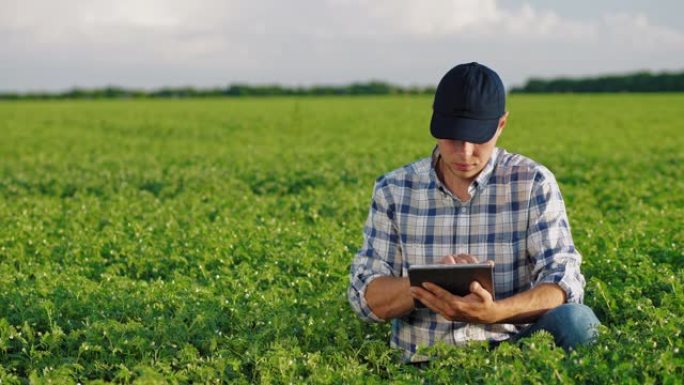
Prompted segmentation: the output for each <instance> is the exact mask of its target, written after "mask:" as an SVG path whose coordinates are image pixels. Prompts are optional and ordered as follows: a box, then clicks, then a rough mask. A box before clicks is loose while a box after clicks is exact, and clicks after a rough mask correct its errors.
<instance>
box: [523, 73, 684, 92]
mask: <svg viewBox="0 0 684 385" xmlns="http://www.w3.org/2000/svg"><path fill="white" fill-rule="evenodd" d="M682 91H684V72H679V73H672V72H663V73H657V74H653V73H650V72H636V73H632V74H627V75H606V76H596V77H585V78H554V79H538V78H533V79H530V80H528V81H527V83H526V84H525V85H524V86H522V87H518V88H513V89H512V90H511V92H513V93H560V92H682Z"/></svg>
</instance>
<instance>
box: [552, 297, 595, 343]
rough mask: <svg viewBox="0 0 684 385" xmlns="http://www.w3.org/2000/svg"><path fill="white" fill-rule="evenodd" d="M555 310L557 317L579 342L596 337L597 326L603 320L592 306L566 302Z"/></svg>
mask: <svg viewBox="0 0 684 385" xmlns="http://www.w3.org/2000/svg"><path fill="white" fill-rule="evenodd" d="M553 312H554V313H556V314H554V316H555V317H556V318H557V319H559V320H562V322H563V324H564V325H565V327H566V330H568V331H571V333H572V334H573V335H574V338H573V339H574V340H575V341H576V342H577V343H588V342H591V341H592V340H593V339H594V338H596V334H597V333H598V329H597V327H598V325H600V324H601V322H600V321H599V320H598V318H596V315H595V314H594V311H593V310H591V308H590V307H588V306H586V305H582V304H577V303H566V304H563V305H561V306H559V307H557V308H555V309H553Z"/></svg>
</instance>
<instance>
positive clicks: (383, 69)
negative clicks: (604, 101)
mask: <svg viewBox="0 0 684 385" xmlns="http://www.w3.org/2000/svg"><path fill="white" fill-rule="evenodd" d="M471 61H477V62H480V63H483V64H485V65H487V66H489V67H491V68H493V69H494V70H496V71H497V72H498V73H499V75H500V76H501V78H502V79H503V80H504V83H505V84H506V85H507V87H511V86H515V85H522V84H523V83H524V82H525V81H526V80H527V79H529V78H530V77H554V76H588V75H599V74H612V73H627V72H634V71H640V70H649V71H655V72H660V71H682V70H684V1H681V0H599V1H596V0H593V1H589V0H574V1H560V0H558V1H548V0H547V1H542V0H527V1H518V0H290V1H282V0H193V1H188V0H117V1H111V0H59V1H53V0H0V91H19V92H26V91H62V90H67V89H71V88H74V87H84V88H94V87H103V86H108V85H115V86H122V87H130V88H140V89H155V88H160V87H164V86H174V87H175V86H194V87H199V88H205V87H224V86H226V85H229V84H234V83H248V84H255V85H256V84H274V83H277V84H282V85H286V86H311V85H314V84H326V85H337V84H347V83H351V82H359V81H369V80H382V81H388V82H391V83H394V84H398V85H402V86H412V85H417V86H435V85H436V84H437V83H438V82H439V79H440V78H441V76H442V75H443V74H444V73H446V72H447V71H448V70H449V69H450V68H451V67H453V66H454V65H456V64H459V63H464V62H471Z"/></svg>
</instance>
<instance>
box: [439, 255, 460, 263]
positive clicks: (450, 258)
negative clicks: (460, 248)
mask: <svg viewBox="0 0 684 385" xmlns="http://www.w3.org/2000/svg"><path fill="white" fill-rule="evenodd" d="M441 262H442V263H444V264H446V265H453V264H455V263H457V262H456V259H454V256H453V255H447V256H446V257H444V258H442V261H441Z"/></svg>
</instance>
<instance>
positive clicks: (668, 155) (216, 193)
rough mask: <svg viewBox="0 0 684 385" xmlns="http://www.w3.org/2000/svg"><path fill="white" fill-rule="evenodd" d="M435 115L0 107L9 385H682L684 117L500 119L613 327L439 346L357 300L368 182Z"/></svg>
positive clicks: (290, 108) (359, 109)
mask: <svg viewBox="0 0 684 385" xmlns="http://www.w3.org/2000/svg"><path fill="white" fill-rule="evenodd" d="M431 101H432V100H431V98H429V97H377V98H371V97H356V98H332V97H330V98H306V97H302V98H263V99H208V100H137V101H136V100H128V101H126V100H122V101H59V102H58V101H54V102H40V101H33V102H32V101H26V102H4V103H0V138H1V139H0V383H1V384H22V383H28V382H30V383H54V384H69V383H73V384H76V383H78V382H80V383H97V382H98V381H99V382H113V383H141V384H142V383H191V382H192V383H250V382H256V383H300V382H303V381H304V382H310V383H326V384H327V383H354V382H355V383H384V382H393V383H397V382H399V383H402V382H403V383H416V382H420V381H423V380H424V381H426V382H427V383H478V382H491V383H539V384H541V383H544V384H546V383H567V382H572V381H574V382H581V383H596V384H605V383H634V384H642V383H654V384H661V383H662V384H674V383H682V382H683V381H684V336H683V335H682V329H683V328H684V168H683V165H684V150H683V149H684V123H683V122H684V120H683V119H682V112H683V109H682V106H684V95H681V94H670V95H627V94H625V95H582V96H580V95H569V96H550V95H546V96H523V95H514V96H512V97H510V98H509V103H508V109H509V110H510V112H511V115H510V118H509V125H508V126H507V128H506V130H505V132H504V134H503V136H502V138H501V139H500V141H499V145H500V146H501V147H504V148H506V149H507V150H509V151H511V152H518V153H522V154H525V155H527V156H529V157H531V158H533V159H535V160H537V161H539V162H541V163H543V164H545V165H546V166H547V167H549V168H550V169H551V170H552V171H553V172H554V173H555V174H556V177H557V179H558V181H559V182H560V185H561V190H562V192H563V194H564V197H565V200H566V205H567V207H568V214H569V216H570V223H571V226H572V230H573V235H574V238H575V242H576V245H577V248H578V249H579V251H580V252H581V253H582V254H583V256H584V263H583V266H582V269H583V272H584V275H585V277H586V278H587V289H586V290H587V291H586V296H585V303H587V304H588V305H589V306H591V307H592V308H593V309H594V310H595V312H596V314H597V315H598V317H599V319H600V320H601V321H602V322H603V324H604V327H603V328H602V330H601V332H602V334H601V339H600V340H599V341H598V343H597V344H596V345H595V346H594V347H593V348H592V349H580V350H579V351H576V352H573V353H571V354H567V355H566V354H564V352H563V351H562V350H561V349H557V348H555V347H554V346H553V341H552V339H551V338H550V336H549V335H545V334H539V335H536V336H535V337H533V338H531V339H529V340H528V341H526V342H524V343H523V344H522V345H511V344H505V345H502V346H501V347H500V348H499V349H497V350H494V351H491V352H490V351H488V350H487V349H486V348H485V346H484V345H483V344H473V345H472V346H471V347H469V348H468V349H458V348H453V347H448V346H438V347H436V348H434V349H433V351H432V353H433V354H435V355H436V356H437V357H438V359H437V360H436V361H435V362H434V364H433V365H432V367H430V368H428V369H426V370H423V371H420V370H418V369H415V368H413V367H406V366H403V365H402V364H400V363H399V361H398V352H395V351H393V350H391V349H389V347H388V339H389V332H390V329H389V324H373V325H371V324H365V323H363V322H361V321H360V320H358V319H357V318H356V317H355V315H354V314H353V313H352V311H351V309H350V308H349V305H348V304H347V300H346V286H347V282H348V268H349V264H350V262H351V259H352V257H353V255H354V253H355V252H356V250H357V249H358V247H359V246H360V245H361V240H362V233H361V230H362V226H363V222H364V220H365V217H366V214H367V211H368V206H369V203H370V195H371V191H372V188H373V182H374V180H375V178H376V177H378V176H379V175H381V174H383V173H384V172H387V171H389V170H391V169H394V168H396V167H399V166H402V165H404V164H406V163H409V162H412V161H414V160H416V159H418V158H420V157H424V156H427V155H428V154H429V153H430V151H431V149H432V146H433V145H434V140H433V139H432V138H431V137H430V136H429V130H428V123H429V118H430V113H431Z"/></svg>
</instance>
